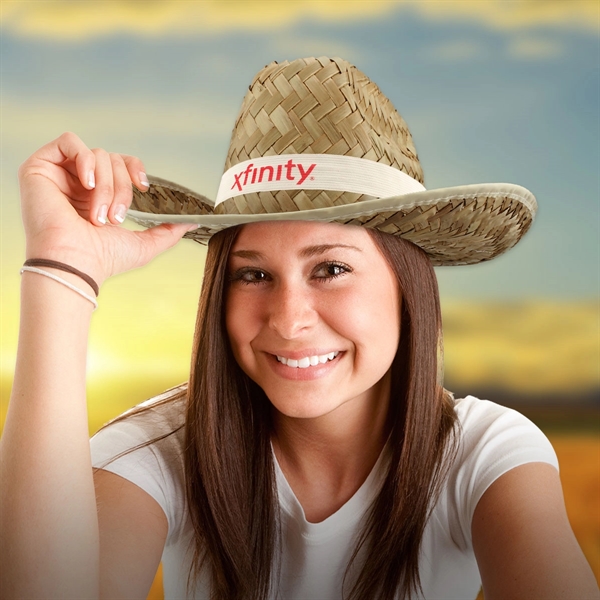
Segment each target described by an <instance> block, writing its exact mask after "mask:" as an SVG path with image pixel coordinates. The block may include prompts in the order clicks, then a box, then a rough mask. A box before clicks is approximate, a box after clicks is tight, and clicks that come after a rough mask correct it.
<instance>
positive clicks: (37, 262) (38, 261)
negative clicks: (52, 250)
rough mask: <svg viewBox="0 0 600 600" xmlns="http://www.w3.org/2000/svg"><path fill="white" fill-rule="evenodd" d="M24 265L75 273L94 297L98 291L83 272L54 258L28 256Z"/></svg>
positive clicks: (95, 285)
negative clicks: (92, 292)
mask: <svg viewBox="0 0 600 600" xmlns="http://www.w3.org/2000/svg"><path fill="white" fill-rule="evenodd" d="M23 266H24V267H52V268H54V269H58V270H59V271H65V272H66V273H72V274H73V275H77V277H81V279H83V280H84V281H85V282H86V283H87V284H88V285H89V286H90V287H91V288H92V289H93V290H94V294H96V298H97V297H98V294H99V293H100V288H99V287H98V284H97V283H96V282H95V281H94V280H93V279H92V278H91V277H90V276H89V275H86V274H85V273H82V272H81V271H79V270H78V269H76V268H75V267H72V266H71V265H66V264H65V263H61V262H57V261H55V260H48V259H47V258H29V259H28V260H26V261H25V263H24V264H23Z"/></svg>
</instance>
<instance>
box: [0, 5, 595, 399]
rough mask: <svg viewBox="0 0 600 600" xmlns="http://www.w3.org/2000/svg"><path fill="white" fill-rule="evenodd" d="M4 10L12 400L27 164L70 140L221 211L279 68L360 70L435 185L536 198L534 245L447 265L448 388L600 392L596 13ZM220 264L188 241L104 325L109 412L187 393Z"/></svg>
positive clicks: (532, 8) (101, 387)
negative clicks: (249, 106) (200, 310)
mask: <svg viewBox="0 0 600 600" xmlns="http://www.w3.org/2000/svg"><path fill="white" fill-rule="evenodd" d="M0 8H1V11H2V12H1V14H0V27H1V65H0V66H1V82H0V83H1V106H0V111H1V112H0V125H1V130H2V133H1V138H0V146H1V147H0V151H1V156H0V161H1V173H0V178H1V190H2V195H1V198H0V211H1V212H0V220H1V235H2V238H1V242H0V252H1V256H0V258H1V267H0V269H1V270H0V284H1V286H2V306H1V318H2V322H1V324H0V332H1V335H2V339H1V349H2V362H1V367H2V377H3V390H4V389H6V386H7V385H8V384H7V383H6V382H7V381H8V380H9V379H10V374H11V372H12V369H13V368H14V355H15V351H16V339H17V328H18V289H19V275H18V270H19V267H20V265H21V264H22V262H23V260H24V237H23V232H22V228H21V223H20V217H19V204H18V189H17V177H16V173H17V169H18V166H19V164H20V163H21V162H22V161H23V160H25V159H26V158H27V156H29V155H30V154H31V153H32V152H34V151H35V150H36V149H37V148H38V147H40V146H41V145H43V144H44V143H46V142H48V141H49V140H51V139H53V138H55V137H57V136H58V135H60V133H62V132H63V131H67V130H71V131H74V132H76V133H77V134H78V135H80V137H81V138H82V139H83V140H84V141H85V142H86V143H87V144H88V145H89V146H90V147H104V148H106V149H107V150H109V151H117V152H121V153H127V154H134V155H137V156H139V157H140V158H142V160H143V161H144V162H145V165H146V168H147V171H148V173H150V174H153V175H158V176H161V177H164V178H166V179H171V180H174V181H177V182H179V183H181V184H183V185H185V186H187V187H190V188H192V189H194V190H196V191H198V192H200V193H202V194H204V195H206V196H208V197H209V198H214V197H215V194H216V190H217V188H218V185H219V179H220V176H221V173H222V171H223V163H224V159H225V154H226V152H227V147H228V143H229V138H230V135H231V129H232V126H233V123H234V120H235V117H236V115H237V111H238V110H239V106H240V104H241V101H242V98H243V96H244V93H245V90H246V89H247V86H248V84H249V83H250V81H251V79H252V77H253V76H254V74H255V73H256V72H257V71H258V70H260V69H261V68H262V67H263V66H264V65H265V64H267V63H269V62H271V61H272V60H279V61H281V60H285V59H288V60H293V59H295V58H299V57H305V56H322V55H327V56H340V57H342V58H345V59H346V60H348V61H350V62H352V63H354V64H355V65H356V66H357V67H358V68H359V69H360V70H362V71H364V72H365V73H366V74H367V75H368V76H369V77H370V78H371V79H373V80H374V81H375V82H376V83H377V84H378V85H379V86H380V88H381V89H382V91H383V92H384V93H385V94H386V95H387V96H388V97H389V98H390V99H391V100H392V102H393V103H394V105H395V106H396V108H397V109H398V111H399V112H400V114H401V115H402V116H403V118H404V119H405V120H406V122H407V123H408V126H409V127H410V129H411V132H412V135H413V138H414V140H415V145H416V147H417V151H418V153H419V157H420V160H421V162H422V165H423V168H424V171H425V185H426V187H428V188H435V187H447V186H453V185H460V184H468V183H478V182H502V181H508V182H513V183H518V184H520V185H523V186H525V187H527V188H529V189H530V190H531V191H532V192H533V193H534V194H535V195H536V197H537V199H538V203H539V212H538V216H537V219H536V221H535V223H534V225H533V227H532V229H531V230H530V232H529V233H528V234H527V235H526V236H525V238H524V239H523V240H522V241H521V242H520V243H519V245H518V246H517V247H516V248H515V249H513V250H511V251H509V252H508V253H507V254H505V255H503V256H502V257H500V258H497V259H495V260H493V261H492V262H490V263H484V264H481V265H476V266H469V267H450V268H448V267H447V268H440V269H437V273H438V277H439V281H440V290H441V297H442V305H443V312H444V318H445V323H446V325H445V327H446V366H447V370H448V373H449V376H450V377H451V378H452V379H453V380H454V381H458V382H460V383H461V385H463V384H464V385H472V386H474V388H477V389H481V388H486V387H488V388H490V387H492V388H505V389H507V390H516V391H518V392H519V393H537V394H546V393H552V394H556V393H561V394H563V395H564V394H565V393H566V392H569V391H572V390H575V393H584V394H587V393H589V391H590V390H596V389H598V386H599V384H598V381H599V379H598V370H599V346H598V339H599V325H598V299H599V297H600V294H599V286H600V276H599V269H600V262H599V257H600V246H599V223H600V212H599V198H600V173H599V164H600V160H599V159H600V148H599V145H600V142H599V140H600V128H599V123H600V110H599V102H600V99H599V81H600V79H599V68H600V45H599V31H600V22H599V3H598V1H597V0H591V1H578V0H570V1H568V2H561V1H544V0H539V1H537V2H530V1H529V2H525V1H511V2H506V1H503V2H500V1H498V2H497V1H494V0H490V1H469V0H467V1H462V2H455V1H453V0H447V1H438V2H436V1H433V2H431V1H420V2H403V1H388V2H379V1H377V0H370V1H369V2H363V1H360V2H358V1H357V2H352V1H313V2H311V1H302V0H288V1H286V2H283V1H281V2H277V1H271V2H269V1H264V2H255V1H232V2H228V1H219V2H216V1H203V2H199V1H193V0H192V1H181V2H180V1H177V0H175V1H169V2H166V1H162V0H150V1H144V2H138V1H128V2H125V1H119V0H114V1H94V0H91V1H81V2H78V1H69V2H67V1H58V2H53V1H45V2H33V1H30V2H27V1H20V0H1V2H0ZM40 201H43V199H40ZM203 261H204V249H203V248H202V247H201V246H200V245H198V244H195V243H194V242H191V241H184V242H182V243H181V244H179V246H178V247H177V248H175V249H174V250H172V251H170V252H168V253H166V254H165V255H163V256H161V257H159V258H158V259H157V260H156V261H155V262H154V263H152V264H151V265H149V266H147V267H145V268H144V269H142V270H140V271H138V272H133V273H130V274H125V275H121V276H118V277H116V278H114V279H113V280H111V281H109V282H107V283H106V284H105V286H104V287H103V289H102V291H101V295H100V299H99V300H100V310H98V311H97V313H96V314H95V316H94V323H93V326H92V335H91V350H90V361H89V372H90V381H91V383H92V384H94V386H95V387H93V389H92V396H93V395H94V394H97V395H98V397H99V396H101V395H106V394H107V393H109V392H110V394H113V395H115V396H118V395H119V393H118V392H117V391H115V390H117V388H118V385H117V383H114V382H118V381H121V380H123V379H124V378H126V377H127V376H128V375H129V374H131V373H140V372H143V373H146V374H147V382H148V391H152V390H154V387H153V386H155V385H158V386H160V385H163V383H164V382H172V383H173V384H175V383H177V382H178V381H180V380H182V379H185V377H186V373H187V370H188V362H189V361H188V355H189V350H190V344H191V333H192V328H193V323H194V315H195V308H196V303H197V296H198V292H199V288H200V283H201V274H202V267H203ZM111 382H112V383H111ZM111 386H112V387H111ZM145 391H146V390H145V389H144V393H145ZM154 391H155V392H156V391H160V390H154ZM139 399H142V398H139ZM136 400H138V398H136ZM131 403H132V402H129V404H131Z"/></svg>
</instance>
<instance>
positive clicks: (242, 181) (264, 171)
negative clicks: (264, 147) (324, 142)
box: [231, 158, 317, 192]
mask: <svg viewBox="0 0 600 600" xmlns="http://www.w3.org/2000/svg"><path fill="white" fill-rule="evenodd" d="M316 166H317V163H312V164H310V165H308V167H306V168H305V166H304V165H302V164H301V163H295V162H293V161H292V159H291V158H290V160H288V161H287V163H285V165H277V167H275V166H270V165H265V166H264V167H260V168H259V167H255V166H254V164H253V163H250V164H249V165H248V166H247V167H246V169H245V170H244V171H240V172H239V173H237V174H236V173H233V176H234V178H235V181H234V182H233V185H232V186H231V189H232V190H238V191H240V192H241V191H243V187H244V186H245V185H248V183H250V184H252V183H262V182H263V181H281V180H282V179H283V178H284V174H285V179H286V180H288V181H295V182H296V185H301V184H302V183H304V182H305V181H306V180H307V179H308V177H309V175H310V174H311V173H312V172H313V170H314V168H315V167H316ZM295 169H297V170H295ZM296 176H298V177H296ZM248 180H250V181H248Z"/></svg>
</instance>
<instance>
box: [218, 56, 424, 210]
mask: <svg viewBox="0 0 600 600" xmlns="http://www.w3.org/2000/svg"><path fill="white" fill-rule="evenodd" d="M286 154H296V155H298V154H329V155H340V156H350V157H356V158H362V159H367V160H371V161H374V162H377V163H381V164H383V165H387V166H390V167H393V168H395V169H398V170H399V171H402V172H404V173H406V174H407V175H409V176H410V177H412V178H413V179H415V180H417V181H419V182H421V183H422V182H423V171H422V169H421V165H420V163H419V159H418V157H417V152H416V150H415V147H414V144H413V140H412V136H411V134H410V131H409V130H408V127H407V125H406V123H405V121H404V120H403V119H402V117H401V116H400V115H399V114H398V112H397V111H396V109H395V108H394V106H393V105H392V103H391V102H390V101H389V99H388V98H387V97H386V96H385V95H384V94H383V93H382V92H381V90H380V89H379V87H378V86H377V85H376V84H375V83H373V82H372V81H371V80H370V79H369V78H368V77H367V76H366V75H365V74H364V73H362V72H361V71H359V70H358V69H357V68H356V67H354V66H353V65H351V64H350V63H348V62H347V61H345V60H343V59H341V58H334V59H330V58H326V57H321V58H318V59H317V58H303V59H297V60H294V61H293V62H287V61H285V62H282V63H277V62H272V63H270V64H269V65H267V66H266V67H265V68H264V69H262V70H261V71H260V72H259V73H258V74H257V75H256V76H255V78H254V80H253V81H252V83H251V84H250V87H249V90H248V93H247V94H246V96H245V98H244V101H243V103H242V107H241V109H240V113H239V115H238V117H237V120H236V123H235V126H234V129H233V133H232V136H231V142H230V146H229V151H228V154H227V159H226V161H225V171H227V170H228V169H230V168H231V167H234V166H235V165H237V164H238V163H241V162H244V161H248V160H251V159H258V158H262V157H267V156H280V155H286ZM372 198H373V196H369V195H366V194H360V193H355V192H348V191H335V190H333V191H332V190H318V189H317V190H315V189H291V190H276V191H275V190H274V191H260V192H254V193H246V194H241V195H238V196H236V197H235V198H230V199H228V200H225V201H224V202H222V203H221V204H219V205H218V206H216V207H215V213H216V214H219V213H220V214H261V213H269V212H288V211H298V210H311V209H315V208H326V207H332V206H340V205H343V204H351V203H355V202H360V201H363V200H370V199H372Z"/></svg>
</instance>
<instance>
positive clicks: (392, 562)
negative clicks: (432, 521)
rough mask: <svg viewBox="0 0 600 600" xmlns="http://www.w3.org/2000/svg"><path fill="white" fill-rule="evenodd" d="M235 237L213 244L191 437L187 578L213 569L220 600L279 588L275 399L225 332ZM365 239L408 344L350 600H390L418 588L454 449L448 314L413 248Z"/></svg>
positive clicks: (397, 370) (396, 366)
mask: <svg viewBox="0 0 600 600" xmlns="http://www.w3.org/2000/svg"><path fill="white" fill-rule="evenodd" d="M237 233H238V232H237V231H236V229H235V228H231V229H226V230H224V231H223V232H221V233H219V234H217V235H215V236H214V237H213V238H212V239H211V242H210V244H209V250H208V255H207V259H206V270H205V275H204V283H203V287H202V294H201V300H200V306H199V309H198V319H197V324H196V333H195V340H194V355H193V360H192V365H193V367H192V375H191V378H190V384H189V391H188V407H187V416H186V436H185V439H186V442H185V469H186V477H187V493H188V503H189V509H190V514H191V519H192V523H193V525H194V528H195V534H196V536H195V538H196V545H195V555H194V569H193V572H192V573H191V576H192V577H195V576H196V575H197V574H198V573H199V571H200V569H201V568H202V567H203V566H207V567H209V569H210V574H211V580H212V585H213V589H212V598H214V599H215V600H236V599H239V600H242V599H244V600H262V599H264V598H266V597H267V596H268V594H269V591H270V589H271V587H272V586H273V587H275V584H274V583H273V579H274V577H273V573H272V571H273V565H274V564H277V557H276V548H277V543H278V540H277V529H276V521H277V519H276V516H277V515H276V511H277V491H276V487H275V477H274V470H273V457H272V451H271V446H270V434H271V422H270V404H269V401H268V398H267V397H266V396H265V394H264V392H263V391H262V389H260V388H259V387H258V386H257V385H256V384H254V382H253V381H252V380H250V379H249V378H248V377H247V376H246V375H245V374H244V373H243V371H242V370H241V368H240V367H239V366H238V365H237V363H236V361H235V359H234V357H233V354H232V352H231V349H230V346H229V342H228V338H227V333H226V330H225V315H224V308H223V307H224V306H225V292H226V287H227V275H226V273H227V260H228V256H229V251H230V249H231V247H232V245H233V242H234V241H235V238H236V236H237ZM369 233H370V234H371V236H372V239H373V241H374V242H375V244H376V245H377V246H378V248H379V249H380V251H381V252H382V254H383V256H384V257H385V258H386V260H387V261H388V263H389V264H390V266H391V268H392V270H393V271H394V273H395V275H396V277H397V279H398V284H399V288H400V290H401V291H402V315H401V338H400V344H399V347H398V351H397V353H396V357H395V359H394V362H393V365H392V391H391V394H392V402H391V403H390V407H391V408H390V410H391V414H390V423H391V435H390V441H389V445H390V448H391V462H390V468H389V472H388V474H387V477H386V479H385V481H384V483H383V487H382V489H381V492H380V493H379V495H378V497H377V499H376V500H375V502H374V504H373V506H372V509H371V511H370V516H369V518H368V521H367V525H366V527H365V529H364V531H363V532H362V535H361V537H360V539H359V543H358V545H357V548H356V549H355V552H354V554H353V557H352V560H351V563H353V562H355V561H356V558H357V554H358V551H359V549H360V548H361V547H363V546H366V547H367V548H370V549H371V550H372V551H369V552H367V553H365V554H366V559H365V560H364V562H363V565H362V567H360V569H359V575H358V577H357V578H356V581H354V582H350V584H351V591H350V593H349V596H348V597H349V599H351V600H367V599H368V600H373V599H375V598H379V599H381V600H383V599H386V600H387V599H390V600H391V599H392V598H393V597H395V594H396V593H397V592H398V591H402V592H403V593H404V595H406V596H408V597H410V595H411V594H412V592H414V591H416V590H417V589H419V587H420V580H419V572H418V558H419V549H420V544H421V539H422V537H423V531H424V528H425V524H426V522H427V517H428V515H429V512H430V510H431V509H432V508H433V504H434V502H435V500H436V498H437V495H438V493H439V490H440V487H441V485H442V483H443V479H444V468H445V465H447V463H448V460H444V458H445V457H446V458H447V457H449V456H450V455H451V454H452V452H445V449H446V448H447V447H449V448H450V449H451V448H452V446H453V444H452V439H451V437H450V436H451V433H452V431H453V425H454V422H455V413H454V410H453V406H452V402H451V399H450V398H449V396H448V395H447V394H446V393H445V392H444V389H443V387H442V386H441V382H439V381H438V347H439V341H440V339H441V316H440V306H439V294H438V289H437V281H436V278H435V274H434V272H433V268H432V266H431V263H430V261H429V259H428V258H427V256H426V255H425V253H424V252H423V251H422V250H421V249H419V248H418V247H417V246H415V245H413V244H411V243H410V242H407V241H405V240H402V239H400V238H396V237H392V236H390V235H387V234H385V233H381V232H379V231H377V230H369ZM449 442H450V443H449ZM375 540H376V541H377V547H376V548H375V546H374V541H375ZM349 566H350V565H349ZM348 573H349V570H347V574H348Z"/></svg>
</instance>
